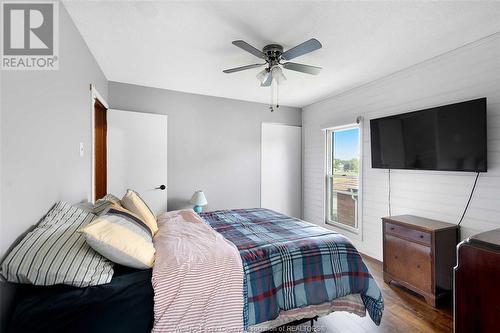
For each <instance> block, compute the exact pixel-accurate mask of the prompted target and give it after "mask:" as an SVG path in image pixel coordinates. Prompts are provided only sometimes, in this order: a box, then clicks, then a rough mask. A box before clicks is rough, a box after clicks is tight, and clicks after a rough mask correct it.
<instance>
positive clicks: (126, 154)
mask: <svg viewBox="0 0 500 333" xmlns="http://www.w3.org/2000/svg"><path fill="white" fill-rule="evenodd" d="M107 121H108V142H107V146H108V160H107V163H108V167H107V179H108V193H112V194H114V195H116V196H119V197H121V196H123V194H125V191H126V190H127V189H129V188H130V189H133V190H135V191H137V192H138V193H139V194H140V196H141V197H142V198H143V200H144V201H145V202H146V203H147V204H148V206H149V207H150V208H151V210H152V211H153V212H154V213H155V214H158V213H160V212H163V211H166V210H167V188H166V185H167V116H166V115H160V114H152V113H143V112H131V111H121V110H112V109H109V110H108V114H107Z"/></svg>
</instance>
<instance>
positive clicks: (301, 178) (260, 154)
mask: <svg viewBox="0 0 500 333" xmlns="http://www.w3.org/2000/svg"><path fill="white" fill-rule="evenodd" d="M264 125H279V126H286V127H297V128H300V130H301V134H300V142H301V144H300V154H301V156H302V153H303V151H304V132H303V127H302V126H301V125H290V124H285V123H275V122H266V121H263V122H262V123H261V124H260V144H259V146H260V149H259V156H260V179H259V196H260V198H259V204H260V208H262V170H263V164H264V159H263V158H262V149H263V144H262V141H263V140H262V139H263V134H264V133H263V132H264V131H263V128H264ZM300 187H301V191H300V218H304V193H303V192H304V161H303V157H302V158H301V159H300Z"/></svg>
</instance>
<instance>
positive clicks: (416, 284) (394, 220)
mask: <svg viewBox="0 0 500 333" xmlns="http://www.w3.org/2000/svg"><path fill="white" fill-rule="evenodd" d="M382 222H383V233H384V281H385V282H386V283H391V282H393V281H394V282H397V283H399V284H400V285H402V286H403V287H406V288H408V289H410V290H412V291H414V292H416V293H417V294H420V295H422V296H423V297H424V298H425V300H426V302H427V303H428V304H430V305H432V306H434V307H435V306H436V301H437V299H439V298H440V297H442V296H445V295H447V294H450V293H451V290H452V276H453V275H452V273H453V266H454V265H455V258H456V245H457V242H458V231H459V227H458V226H457V225H455V224H450V223H445V222H441V221H436V220H430V219H426V218H422V217H418V216H413V215H399V216H391V217H384V218H382Z"/></svg>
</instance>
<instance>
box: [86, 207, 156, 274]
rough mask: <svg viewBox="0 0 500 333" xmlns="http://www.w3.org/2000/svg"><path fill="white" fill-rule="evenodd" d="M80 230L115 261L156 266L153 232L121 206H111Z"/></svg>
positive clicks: (148, 266)
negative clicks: (154, 264)
mask: <svg viewBox="0 0 500 333" xmlns="http://www.w3.org/2000/svg"><path fill="white" fill-rule="evenodd" d="M79 231H80V232H82V233H83V235H84V236H85V239H86V240H87V243H88V244H89V245H90V246H91V247H92V248H93V249H94V250H96V251H97V252H99V253H100V254H102V255H103V256H104V257H106V258H108V259H109V260H111V261H113V262H116V263H118V264H121V265H123V266H128V267H133V268H139V269H146V268H150V267H152V266H153V263H154V259H155V248H154V246H153V230H151V228H150V227H149V226H148V225H147V224H146V223H145V222H144V221H143V220H142V219H141V218H139V217H138V216H137V215H135V214H134V213H132V212H130V211H128V210H126V209H125V208H123V207H121V206H118V205H113V206H111V208H110V209H109V210H107V211H106V212H105V213H104V214H103V215H101V216H99V217H98V218H96V219H95V220H94V221H93V222H92V223H90V224H89V225H87V226H85V227H83V228H82V229H80V230H79Z"/></svg>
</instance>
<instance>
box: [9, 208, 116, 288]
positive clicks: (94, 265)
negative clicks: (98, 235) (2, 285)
mask: <svg viewBox="0 0 500 333" xmlns="http://www.w3.org/2000/svg"><path fill="white" fill-rule="evenodd" d="M94 217H95V215H94V214H92V213H90V212H88V211H85V210H84V209H81V208H78V207H74V206H72V205H71V204H69V203H67V202H59V203H57V204H56V205H55V206H54V207H53V208H52V209H51V210H50V211H49V212H48V213H47V215H46V216H45V217H44V218H43V219H42V221H41V222H40V223H39V224H38V225H37V226H36V228H35V229H34V230H33V231H31V232H29V233H28V234H27V235H26V236H25V237H24V238H23V239H22V240H21V242H20V243H19V244H17V245H16V246H15V247H14V249H12V251H11V252H10V253H9V254H8V255H7V257H6V258H5V260H4V261H3V262H2V272H1V273H2V275H3V276H4V277H5V279H7V280H8V281H10V282H17V283H28V284H35V285H42V286H49V285H54V284H69V285H72V286H76V287H87V286H95V285H99V284H104V283H108V282H109V281H111V278H112V277H113V263H111V262H110V261H108V260H107V259H106V258H104V257H102V256H101V255H100V254H99V253H97V252H95V251H94V250H92V249H91V248H90V247H89V246H88V245H87V243H86V242H85V238H84V237H83V236H82V235H81V234H79V233H77V232H76V231H77V230H78V229H79V228H81V227H83V226H85V225H86V224H88V223H89V222H90V221H92V219H93V218H94Z"/></svg>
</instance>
